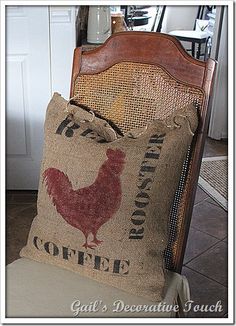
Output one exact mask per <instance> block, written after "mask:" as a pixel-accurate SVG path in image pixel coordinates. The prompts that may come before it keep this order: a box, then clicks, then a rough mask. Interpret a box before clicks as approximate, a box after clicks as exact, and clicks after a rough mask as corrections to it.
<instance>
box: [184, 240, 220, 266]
mask: <svg viewBox="0 0 236 326" xmlns="http://www.w3.org/2000/svg"><path fill="white" fill-rule="evenodd" d="M215 239H216V238H215ZM217 240H218V241H216V242H215V243H214V244H213V245H211V246H210V247H208V248H207V249H206V250H204V251H202V252H201V253H199V254H198V255H197V256H195V257H193V258H191V259H190V260H188V261H187V262H186V263H184V265H186V264H188V263H190V262H191V261H193V260H194V259H196V258H198V257H199V256H201V255H202V254H204V253H206V252H207V251H208V250H210V249H211V248H212V247H214V246H215V245H217V244H218V243H219V242H224V241H223V240H219V239H217Z"/></svg>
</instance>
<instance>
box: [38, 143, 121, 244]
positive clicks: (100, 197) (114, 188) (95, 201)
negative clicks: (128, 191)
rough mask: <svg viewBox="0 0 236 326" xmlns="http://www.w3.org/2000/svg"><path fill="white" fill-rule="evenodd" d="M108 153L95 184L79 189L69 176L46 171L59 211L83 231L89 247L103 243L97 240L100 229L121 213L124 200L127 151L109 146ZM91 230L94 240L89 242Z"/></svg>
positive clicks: (57, 171) (52, 195) (67, 220)
mask: <svg viewBox="0 0 236 326" xmlns="http://www.w3.org/2000/svg"><path fill="white" fill-rule="evenodd" d="M106 155H107V157H108V159H107V160H106V161H105V162H104V163H103V164H102V166H101V167H100V169H99V171H98V176H97V178H96V180H95V181H94V183H93V184H92V185H90V186H88V187H84V188H81V189H78V190H73V188H72V184H71V182H70V180H69V178H68V176H67V175H65V174H64V173H63V172H62V171H59V170H58V169H55V168H48V169H47V170H45V171H44V173H43V180H45V181H46V187H47V192H48V194H49V196H50V197H51V198H52V202H53V204H54V205H55V207H56V210H57V212H58V213H59V214H60V215H61V216H62V217H63V218H64V219H65V221H66V222H67V223H69V224H70V225H72V226H74V227H75V228H77V229H79V230H80V231H82V232H83V234H84V236H85V243H84V244H83V247H85V248H86V249H87V248H91V249H93V248H94V247H95V246H96V245H99V244H100V243H102V241H101V240H98V239H97V232H98V230H99V229H100V227H101V226H102V225H103V224H104V223H106V222H107V221H108V220H109V219H110V218H112V216H113V215H114V214H115V213H116V212H117V210H118V209H119V207H120V203H121V182H120V175H121V172H122V171H123V168H124V158H125V154H124V152H122V151H121V150H119V149H116V150H112V149H107V152H106ZM90 233H91V234H92V235H93V240H92V241H91V242H92V243H88V236H89V234H90Z"/></svg>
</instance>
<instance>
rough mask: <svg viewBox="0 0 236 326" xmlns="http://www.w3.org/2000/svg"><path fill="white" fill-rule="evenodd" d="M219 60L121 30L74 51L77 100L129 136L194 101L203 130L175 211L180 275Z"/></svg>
mask: <svg viewBox="0 0 236 326" xmlns="http://www.w3.org/2000/svg"><path fill="white" fill-rule="evenodd" d="M214 69H215V62H214V61H213V60H211V59H209V60H208V61H207V62H203V61H199V60H196V59H194V58H192V57H191V56H190V55H188V54H187V52H186V51H185V50H184V48H183V47H182V45H181V44H180V43H179V41H178V40H176V38H174V37H172V36H169V35H166V34H161V33H155V32H153V33H152V32H121V33H116V34H114V35H113V36H111V37H110V38H109V39H108V40H107V41H106V42H105V43H104V44H103V45H102V46H100V47H98V48H96V49H94V50H91V51H87V52H83V51H82V48H76V49H75V52H74V61H73V70H72V79H71V97H74V96H76V101H78V103H80V104H83V105H85V106H88V107H90V108H92V109H94V110H96V111H97V112H99V113H100V114H102V115H103V116H104V117H105V118H107V119H111V120H113V121H114V122H115V123H116V124H117V125H118V127H119V128H120V129H121V130H122V131H123V132H127V131H129V130H130V129H132V128H137V127H144V126H145V125H146V124H147V122H148V121H150V120H153V119H164V118H166V117H167V116H168V115H170V114H171V113H172V112H174V111H175V110H176V109H179V108H182V107H183V106H185V105H187V104H189V103H192V102H194V103H195V104H196V108H197V110H198V113H199V127H198V130H197V133H196V134H195V136H194V139H193V142H192V145H191V147H190V148H189V152H188V155H187V157H186V161H185V163H184V165H183V169H182V175H181V178H180V182H179V186H178V189H177V191H176V194H175V199H174V202H173V205H172V210H171V212H170V220H169V242H168V246H167V248H166V251H165V262H166V267H167V268H168V269H171V270H173V271H177V272H180V271H181V267H182V263H183V256H184V251H185V246H186V241H187V235H188V231H189V225H190V220H191V215H192V209H193V203H194V197H195V192H196V187H197V180H198V175H199V171H200V165H201V158H202V153H203V146H204V140H205V137H206V130H207V125H208V120H209V110H208V103H209V96H210V93H211V88H212V80H213V74H214Z"/></svg>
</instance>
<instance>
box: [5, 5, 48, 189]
mask: <svg viewBox="0 0 236 326" xmlns="http://www.w3.org/2000/svg"><path fill="white" fill-rule="evenodd" d="M48 17H49V10H48V7H46V6H42V7H40V6H39V7H38V6H8V7H6V116H7V124H6V127H7V132H6V137H7V150H6V151H7V153H6V154H7V188H8V189H37V187H38V176H39V169H40V160H41V155H42V142H43V121H44V115H45V110H46V106H47V103H48V101H49V99H50V95H51V85H50V55H49V54H50V51H49V24H48V21H49V18H48Z"/></svg>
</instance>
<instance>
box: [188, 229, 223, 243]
mask: <svg viewBox="0 0 236 326" xmlns="http://www.w3.org/2000/svg"><path fill="white" fill-rule="evenodd" d="M190 227H191V228H193V229H195V230H197V231H200V232H202V233H204V234H207V235H209V236H211V237H212V238H215V239H217V240H219V241H222V240H223V239H225V238H227V236H228V235H226V236H224V237H223V238H221V239H220V238H217V237H216V236H215V235H212V234H210V233H207V232H206V231H202V230H200V229H198V228H197V227H196V226H192V225H190Z"/></svg>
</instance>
